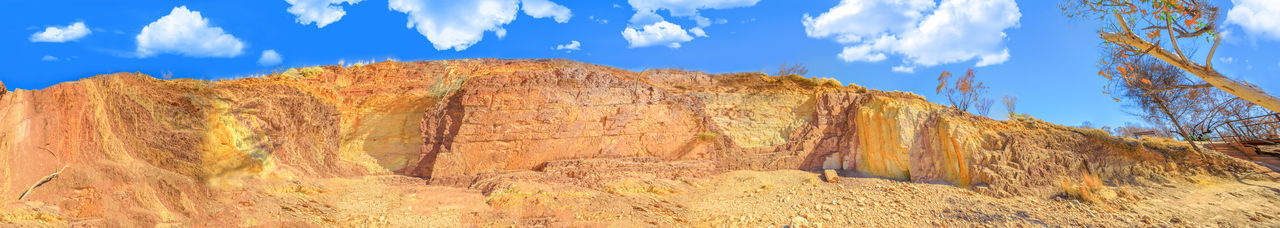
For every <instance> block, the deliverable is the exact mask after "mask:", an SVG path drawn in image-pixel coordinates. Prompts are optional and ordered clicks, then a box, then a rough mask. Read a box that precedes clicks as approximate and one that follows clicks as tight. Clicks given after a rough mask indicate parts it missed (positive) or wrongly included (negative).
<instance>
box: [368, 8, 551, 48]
mask: <svg viewBox="0 0 1280 228" xmlns="http://www.w3.org/2000/svg"><path fill="white" fill-rule="evenodd" d="M388 3H389V4H388V6H389V7H390V8H391V10H394V11H397V12H401V13H405V14H407V15H408V17H409V22H408V24H406V25H405V26H406V27H408V28H411V29H416V30H417V31H418V33H420V34H422V36H425V37H426V38H427V41H429V42H431V45H432V47H434V48H435V49H436V50H448V49H454V50H456V51H462V50H466V49H467V48H469V47H471V46H472V45H475V44H476V43H478V42H480V40H481V39H483V38H484V34H485V32H494V34H495V35H497V36H498V38H502V37H504V36H506V33H507V30H506V29H503V28H502V26H503V25H506V24H509V23H511V22H512V21H514V20H515V19H516V13H517V12H519V11H520V9H521V2H520V1H516V0H473V1H452V0H390V1H389V2H388ZM523 4H524V8H525V9H524V12H525V14H527V15H529V16H530V17H534V18H546V17H551V18H555V20H556V22H559V23H565V22H568V21H569V18H570V17H572V14H571V12H570V10H569V9H568V8H565V7H564V6H561V5H558V4H555V3H553V2H550V1H547V0H527V1H524V2H523Z"/></svg>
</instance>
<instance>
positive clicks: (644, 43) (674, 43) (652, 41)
mask: <svg viewBox="0 0 1280 228" xmlns="http://www.w3.org/2000/svg"><path fill="white" fill-rule="evenodd" d="M622 38H624V39H627V42H628V43H631V47H633V48H635V47H648V46H654V45H663V46H667V47H669V48H680V43H683V42H689V41H690V40H693V37H692V36H689V33H688V32H685V31H684V29H683V28H680V25H677V24H672V23H671V22H666V21H660V22H657V23H654V24H651V25H645V26H644V27H641V28H639V29H636V28H634V27H627V29H626V30H622Z"/></svg>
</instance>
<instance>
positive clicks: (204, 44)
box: [137, 6, 245, 58]
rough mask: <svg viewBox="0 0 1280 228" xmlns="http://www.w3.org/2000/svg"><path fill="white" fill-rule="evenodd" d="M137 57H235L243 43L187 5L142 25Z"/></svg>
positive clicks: (242, 48) (240, 50)
mask: <svg viewBox="0 0 1280 228" xmlns="http://www.w3.org/2000/svg"><path fill="white" fill-rule="evenodd" d="M137 40H138V50H137V51H138V53H137V54H138V56H139V57H142V58H146V57H151V56H155V55H157V54H162V53H169V54H179V55H184V56H189V57H227V58H229V57H236V56H239V55H240V54H242V53H243V51H244V46H245V44H244V42H240V40H239V39H236V37H235V36H231V34H227V33H226V32H224V31H222V28H219V27H213V26H210V25H209V19H206V18H204V17H203V16H201V15H200V12H199V11H190V10H187V7H186V6H179V7H175V8H173V11H171V12H169V15H165V16H164V17H161V18H160V19H159V20H156V21H155V22H151V24H148V25H147V26H146V27H143V28H142V33H139V34H138V37H137Z"/></svg>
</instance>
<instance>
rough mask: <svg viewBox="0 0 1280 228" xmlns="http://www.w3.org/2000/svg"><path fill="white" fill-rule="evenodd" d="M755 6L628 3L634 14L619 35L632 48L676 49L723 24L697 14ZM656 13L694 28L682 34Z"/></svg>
mask: <svg viewBox="0 0 1280 228" xmlns="http://www.w3.org/2000/svg"><path fill="white" fill-rule="evenodd" d="M759 2H760V0H628V1H627V3H628V4H630V5H631V8H632V9H635V11H636V13H635V14H633V15H631V20H630V21H629V23H630V24H629V25H627V28H626V29H625V30H623V31H622V37H623V38H625V39H627V42H628V43H630V44H631V47H633V48H635V47H648V46H658V45H661V46H667V47H670V48H679V47H680V43H683V42H689V41H692V40H693V37H695V36H696V37H708V35H707V32H706V30H704V29H705V28H707V27H709V26H711V25H712V24H713V23H720V24H724V21H726V20H724V19H720V20H719V21H718V22H713V21H712V20H711V19H710V18H706V17H703V16H702V15H701V14H699V13H698V11H700V10H718V9H730V8H738V7H750V6H754V5H756V3H759ZM659 10H666V11H667V12H669V13H670V15H671V16H672V17H679V18H687V19H689V20H692V21H693V22H694V26H693V27H691V28H689V29H688V30H685V29H684V27H682V26H680V25H677V24H674V23H671V22H668V21H667V19H666V18H663V17H662V16H661V15H658V11H659ZM675 30H680V31H675ZM689 34H693V36H690V35H689Z"/></svg>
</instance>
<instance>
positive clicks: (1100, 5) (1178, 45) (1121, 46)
mask: <svg viewBox="0 0 1280 228" xmlns="http://www.w3.org/2000/svg"><path fill="white" fill-rule="evenodd" d="M1061 8H1062V9H1063V11H1064V12H1065V13H1066V14H1067V15H1068V16H1072V17H1085V18H1096V19H1098V20H1100V21H1102V22H1103V23H1102V24H1103V26H1104V27H1103V28H1101V29H1100V30H1099V31H1098V36H1099V37H1101V38H1102V40H1104V41H1106V43H1105V45H1104V48H1106V49H1111V51H1109V53H1112V55H1117V56H1120V57H1127V56H1139V57H1143V56H1150V57H1154V58H1156V59H1159V60H1160V61H1164V62H1165V63H1168V64H1170V65H1171V66H1174V67H1176V68H1177V69H1181V70H1183V71H1186V72H1188V73H1191V74H1192V75H1195V76H1196V77H1198V78H1199V79H1200V80H1202V81H1203V82H1204V83H1195V84H1187V85H1183V87H1184V88H1208V87H1217V88H1218V89H1221V90H1222V91H1225V92H1227V93H1230V94H1232V95H1235V96H1238V97H1240V98H1242V99H1244V100H1247V101H1249V102H1252V103H1254V104H1258V105H1260V106H1262V107H1264V108H1266V109H1269V110H1271V111H1273V112H1280V98H1276V97H1274V96H1271V95H1269V94H1267V93H1266V92H1265V91H1262V89H1259V88H1257V87H1254V86H1252V85H1249V84H1248V83H1246V82H1242V81H1236V80H1233V79H1231V78H1228V77H1227V76H1224V75H1222V74H1221V73H1220V72H1218V71H1217V70H1215V69H1214V68H1213V58H1214V53H1215V52H1216V51H1217V49H1218V44H1219V43H1221V41H1222V37H1221V36H1220V35H1219V34H1218V23H1219V22H1218V11H1219V10H1218V7H1216V6H1213V5H1211V4H1210V3H1209V0H1065V2H1064V4H1062V6H1061ZM1135 30H1137V31H1136V32H1135ZM1138 32H1142V33H1141V36H1140V34H1139V33H1138ZM1202 41H1203V42H1202ZM1210 43H1211V44H1210ZM1199 45H1211V46H1209V52H1208V53H1207V55H1205V59H1204V61H1203V62H1196V61H1195V60H1192V59H1191V57H1193V56H1196V55H1194V53H1192V55H1188V54H1187V53H1186V52H1183V48H1184V47H1197V46H1199ZM1103 65H1108V63H1106V62H1105V61H1104V62H1103ZM1120 67H1122V68H1118V71H1120V72H1119V73H1120V74H1118V76H1120V77H1133V75H1131V74H1129V73H1128V72H1131V71H1133V69H1131V67H1130V66H1120ZM1099 74H1101V75H1102V76H1104V77H1108V78H1110V77H1112V76H1117V75H1113V74H1110V73H1109V72H1108V70H1107V69H1104V70H1103V71H1100V72H1099Z"/></svg>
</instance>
